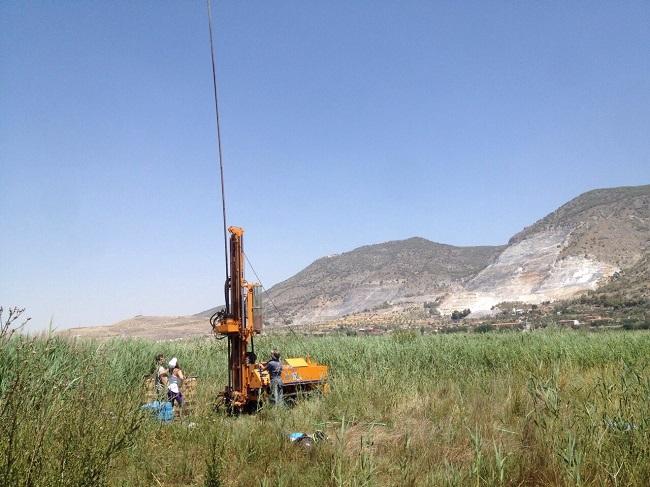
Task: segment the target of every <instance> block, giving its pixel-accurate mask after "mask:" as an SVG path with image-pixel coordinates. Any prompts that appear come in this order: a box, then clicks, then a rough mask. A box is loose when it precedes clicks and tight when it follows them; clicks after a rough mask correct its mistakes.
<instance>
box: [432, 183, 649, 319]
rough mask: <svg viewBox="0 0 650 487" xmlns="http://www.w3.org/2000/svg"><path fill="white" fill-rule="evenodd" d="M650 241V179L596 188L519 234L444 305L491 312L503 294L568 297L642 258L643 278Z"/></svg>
mask: <svg viewBox="0 0 650 487" xmlns="http://www.w3.org/2000/svg"><path fill="white" fill-rule="evenodd" d="M649 242H650V185H646V186H636V187H623V188H610V189H599V190H595V191H589V192H588V193H584V194H583V195H580V196H578V197H577V198H575V199H573V200H571V201H570V202H568V203H566V204H565V205H563V206H561V207H560V208H558V209H557V210H555V211H554V212H552V213H550V214H549V215H547V216H546V217H544V218H542V219H541V220H539V221H537V222H536V223H535V224H534V225H532V226H531V227H528V228H525V229H524V230H523V231H521V232H519V233H518V234H516V235H515V236H514V237H513V238H512V239H510V241H509V243H508V247H507V248H506V249H505V250H504V251H503V253H502V254H501V255H500V256H499V257H498V259H497V260H496V261H495V262H494V263H493V264H491V265H490V266H488V267H486V268H485V269H484V270H482V271H481V272H480V273H479V274H478V275H477V276H476V277H474V278H473V279H471V280H469V281H468V282H467V283H466V284H465V285H464V286H463V289H462V290H455V292H453V293H451V294H450V295H449V296H448V297H447V298H445V300H444V301H443V302H442V304H441V306H440V309H441V311H443V312H450V311H451V310H452V309H464V308H470V309H472V310H473V311H487V310H489V309H490V308H491V307H492V306H493V305H494V304H497V303H499V302H502V301H524V302H533V303H535V302H541V301H545V300H555V299H563V298H568V297H571V296H573V295H575V294H576V293H577V292H581V291H585V290H593V289H596V288H597V286H598V285H599V284H601V283H606V282H608V278H609V277H610V276H613V275H615V274H616V273H618V272H619V271H621V269H626V268H635V266H637V264H638V265H639V269H640V270H635V271H632V275H633V276H637V279H641V280H642V277H640V276H642V275H643V268H644V265H643V264H642V262H643V259H644V258H645V257H646V256H647V255H648V253H649V252H650V243H649ZM646 266H647V264H646ZM646 268H647V267H646ZM623 275H625V273H623ZM645 275H646V276H647V273H646V274H645Z"/></svg>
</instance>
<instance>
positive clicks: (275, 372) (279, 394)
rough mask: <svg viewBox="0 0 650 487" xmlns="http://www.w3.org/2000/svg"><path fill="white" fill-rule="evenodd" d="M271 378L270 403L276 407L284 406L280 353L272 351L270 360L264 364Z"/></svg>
mask: <svg viewBox="0 0 650 487" xmlns="http://www.w3.org/2000/svg"><path fill="white" fill-rule="evenodd" d="M264 368H265V369H266V370H268V372H269V376H270V378H271V402H273V404H275V405H276V406H282V405H284V393H283V390H282V388H283V386H284V384H283V383H282V363H281V362H280V352H278V351H277V350H273V351H272V352H271V358H270V359H269V361H268V362H266V363H265V364H264Z"/></svg>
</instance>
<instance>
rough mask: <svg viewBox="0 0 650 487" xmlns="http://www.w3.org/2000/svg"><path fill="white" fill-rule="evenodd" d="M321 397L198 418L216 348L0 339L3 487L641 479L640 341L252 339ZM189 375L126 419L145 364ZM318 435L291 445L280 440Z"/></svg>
mask: <svg viewBox="0 0 650 487" xmlns="http://www.w3.org/2000/svg"><path fill="white" fill-rule="evenodd" d="M256 345H257V347H258V350H262V351H264V350H269V349H270V348H271V347H273V346H274V347H279V348H280V349H281V350H282V351H283V353H284V356H292V355H297V356H300V355H305V354H307V353H309V354H310V355H311V356H312V357H314V358H315V359H317V360H318V361H320V362H324V363H327V364H329V366H330V370H331V392H330V393H329V394H328V395H326V396H324V397H321V398H313V399H310V400H308V401H303V402H300V403H299V404H298V405H297V406H295V407H293V408H291V409H272V408H266V409H264V410H263V411H261V412H260V413H259V414H257V415H254V416H241V417H238V418H232V417H227V416H224V415H219V414H216V413H214V412H213V411H212V409H211V405H212V399H213V398H214V396H215V394H216V393H217V391H219V390H220V389H221V388H222V387H223V384H224V381H225V350H224V344H223V342H218V341H196V342H167V343H159V344H156V343H151V342H145V341H136V340H115V341H110V342H104V343H93V342H70V341H65V340H63V339H60V338H56V337H40V338H28V337H24V336H14V337H12V338H11V339H8V338H7V339H3V340H2V341H0V346H1V347H2V350H1V354H0V423H1V424H2V425H3V429H4V433H3V435H1V436H0V476H1V477H0V478H2V479H3V481H4V485H9V486H10V485H34V486H37V485H75V486H76V485H89V486H90V485H92V486H95V485H116V486H120V485H123V486H130V485H163V486H171V485H174V486H183V485H188V486H189V485H206V486H217V485H218V486H239V485H241V486H245V485H246V486H249V485H252V486H300V485H312V486H313V485H319V486H320V485H327V486H374V485H391V486H392V485H407V486H409V485H413V486H419V485H422V486H424V485H650V462H648V461H647V460H648V458H650V406H649V404H650V374H649V371H650V368H649V365H650V333H648V332H645V331H635V332H622V331H619V332H603V333H586V332H575V331H556V330H545V331H541V332H533V333H517V332H506V333H494V332H492V333H485V334H454V335H440V336H431V335H427V336H421V335H419V334H416V333H412V332H402V333H399V332H398V333H395V334H393V335H390V336H379V337H363V338H361V337H319V338H302V337H300V338H298V337H291V336H271V337H264V338H261V339H259V340H257V341H256ZM159 351H160V352H163V353H165V354H166V355H167V356H172V355H174V356H177V357H179V360H180V362H181V364H182V365H183V368H184V369H185V371H186V373H187V374H190V375H196V376H198V377H199V386H198V389H197V393H196V394H197V395H196V397H195V407H194V409H193V413H192V416H191V417H188V418H185V419H184V420H183V421H176V422H174V423H172V424H169V425H164V424H160V423H158V422H156V421H154V420H152V419H151V418H150V417H149V416H147V415H146V414H144V413H143V412H142V411H141V410H140V408H139V405H140V404H141V401H142V397H143V394H144V391H143V389H142V377H143V375H144V374H146V373H147V372H148V371H149V369H150V367H151V361H152V357H153V356H154V354H155V353H157V352H159ZM316 429H321V430H325V431H326V432H327V433H328V435H329V438H328V440H326V441H324V442H322V443H318V444H317V445H316V446H314V447H313V448H311V449H309V450H304V449H301V448H298V447H295V446H294V445H292V444H290V443H289V442H288V441H287V440H286V434H287V433H289V432H292V431H305V432H313V431H314V430H316Z"/></svg>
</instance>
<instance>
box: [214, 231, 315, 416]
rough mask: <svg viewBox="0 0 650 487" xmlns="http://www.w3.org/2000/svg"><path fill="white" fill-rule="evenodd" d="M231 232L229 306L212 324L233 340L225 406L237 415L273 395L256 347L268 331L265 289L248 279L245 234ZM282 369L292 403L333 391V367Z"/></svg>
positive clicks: (304, 364)
mask: <svg viewBox="0 0 650 487" xmlns="http://www.w3.org/2000/svg"><path fill="white" fill-rule="evenodd" d="M228 232H229V233H230V255H229V257H230V258H229V261H230V266H229V267H230V273H229V274H228V277H227V279H226V284H225V299H226V305H225V308H224V309H222V310H221V311H219V312H217V313H215V314H214V315H213V316H212V318H211V319H210V323H211V325H212V330H213V331H214V333H216V334H217V335H221V336H223V337H224V338H227V339H228V385H227V386H226V388H225V390H224V392H223V393H222V394H221V400H222V402H223V404H224V405H225V407H226V409H227V410H229V411H231V412H241V411H253V410H256V409H257V408H258V407H259V406H260V404H261V403H262V401H263V400H264V399H265V397H266V396H268V395H269V393H270V379H269V374H268V372H267V371H265V370H264V366H263V364H262V363H259V362H258V361H257V356H256V354H255V344H254V336H255V335H257V334H259V333H261V332H262V328H263V316H262V286H261V285H260V284H258V283H249V282H247V281H246V279H245V278H244V268H245V260H244V259H245V254H244V230H243V229H242V228H239V227H228ZM226 269H227V268H226ZM249 346H250V347H249ZM249 348H250V350H249ZM282 365H283V367H282V382H283V391H284V395H285V397H287V398H289V399H291V398H295V397H296V396H297V395H299V394H304V393H310V392H314V391H324V389H326V388H327V366H325V365H319V364H317V363H315V362H313V361H312V360H311V359H310V358H309V356H307V357H305V358H287V359H285V360H284V363H283V364H282Z"/></svg>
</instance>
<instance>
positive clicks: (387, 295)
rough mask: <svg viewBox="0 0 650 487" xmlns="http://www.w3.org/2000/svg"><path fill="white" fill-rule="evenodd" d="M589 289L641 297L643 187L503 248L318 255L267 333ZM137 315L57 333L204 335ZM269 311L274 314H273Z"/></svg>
mask: <svg viewBox="0 0 650 487" xmlns="http://www.w3.org/2000/svg"><path fill="white" fill-rule="evenodd" d="M585 291H589V293H590V296H593V297H594V299H600V296H604V297H605V298H608V299H609V298H611V297H614V298H615V299H623V300H625V299H650V185H645V186H634V187H621V188H609V189H598V190H594V191H589V192H587V193H584V194H582V195H580V196H578V197H577V198H574V199H572V200H571V201H569V202H568V203H566V204H564V205H562V206H561V207H560V208H558V209H557V210H555V211H553V212H552V213H550V214H548V215H547V216H545V217H544V218H541V219H540V220H538V221H537V222H535V223H534V224H533V225H531V226H529V227H526V228H524V229H523V230H522V231H521V232H519V233H517V234H516V235H514V236H513V237H512V238H511V239H510V240H509V242H508V244H507V245H503V246H479V247H454V246H452V245H445V244H440V243H435V242H431V241H429V240H425V239H423V238H418V237H414V238H409V239H407V240H397V241H392V242H385V243H380V244H375V245H366V246H363V247H359V248H357V249H354V250H352V251H350V252H345V253H342V254H338V255H333V256H328V257H322V258H320V259H318V260H316V261H315V262H313V263H312V264H310V265H309V266H307V267H306V268H305V269H303V270H302V271H300V272H299V273H298V274H296V275H294V276H293V277H291V278H289V279H287V280H286V281H283V282H281V283H279V284H276V285H275V286H273V287H272V288H271V289H269V293H268V294H269V296H270V298H271V299H272V301H273V303H272V304H271V303H269V302H268V299H267V304H266V306H265V313H266V316H265V321H266V322H267V323H268V324H270V325H282V324H284V323H288V322H291V323H293V324H301V323H316V322H323V321H328V320H331V319H334V318H339V317H342V316H345V315H350V314H355V313H359V312H363V311H370V310H373V311H376V312H380V313H381V312H390V311H405V310H413V309H416V310H420V311H425V308H426V309H428V310H430V309H432V308H436V307H437V309H438V310H439V311H440V312H441V313H443V314H449V313H451V312H452V311H453V310H461V309H466V308H469V309H470V310H472V312H473V313H475V314H478V313H489V312H490V309H491V308H492V307H493V306H494V305H496V304H498V303H500V302H503V301H523V302H529V303H540V302H543V301H548V300H558V299H565V298H570V297H572V296H574V295H576V294H579V293H583V292H585ZM216 309H217V308H214V309H211V310H208V311H204V312H202V313H199V314H197V315H193V316H184V317H146V316H137V317H135V318H132V319H130V320H124V321H122V322H120V323H117V324H115V325H112V326H108V327H94V328H75V329H70V330H65V331H64V332H65V333H66V334H67V335H80V336H93V337H107V336H142V337H152V338H159V339H160V338H169V339H173V338H177V337H186V336H201V335H208V334H209V333H210V325H209V323H208V318H209V316H210V315H211V314H212V313H213V312H214V311H215V310H216ZM278 310H279V312H278Z"/></svg>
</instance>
